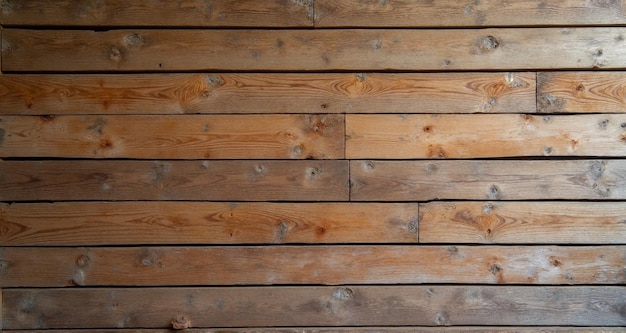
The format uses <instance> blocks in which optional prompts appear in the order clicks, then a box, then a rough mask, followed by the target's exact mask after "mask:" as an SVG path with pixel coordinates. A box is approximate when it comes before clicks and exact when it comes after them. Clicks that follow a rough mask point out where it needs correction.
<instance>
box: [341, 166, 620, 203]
mask: <svg viewBox="0 0 626 333" xmlns="http://www.w3.org/2000/svg"><path fill="white" fill-rule="evenodd" d="M350 178H351V179H350V183H351V199H353V200H356V201H414V200H417V201H429V200H437V199H459V200H530V199H571V200H577V199H578V200H580V199H595V200H606V199H613V200H616V199H626V160H560V161H556V160H549V161H548V160H535V161H526V160H521V161H517V160H496V161H467V160H454V161H351V162H350Z"/></svg>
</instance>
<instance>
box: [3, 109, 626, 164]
mask: <svg viewBox="0 0 626 333" xmlns="http://www.w3.org/2000/svg"><path fill="white" fill-rule="evenodd" d="M344 127H345V125H344V117H343V116H342V115H245V116H244V115H225V116H220V115H210V116H206V115H203V116H197V115H185V116H163V115H162V116H130V115H123V116H95V115H94V116H56V117H51V116H0V157H64V158H135V159H159V158H161V159H341V158H343V157H344ZM625 135H626V134H625ZM624 146H626V145H624Z"/></svg>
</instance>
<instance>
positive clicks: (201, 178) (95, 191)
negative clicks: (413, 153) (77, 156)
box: [0, 160, 348, 201]
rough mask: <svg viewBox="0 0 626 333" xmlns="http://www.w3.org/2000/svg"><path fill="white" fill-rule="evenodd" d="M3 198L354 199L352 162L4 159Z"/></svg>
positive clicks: (0, 176) (1, 164) (0, 167)
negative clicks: (350, 181)
mask: <svg viewBox="0 0 626 333" xmlns="http://www.w3.org/2000/svg"><path fill="white" fill-rule="evenodd" d="M0 188H2V189H3V191H2V192H0V201H36V200H43V201H62V200H219V201H233V200H243V201H277V200H283V201H347V200H348V163H347V161H341V160H331V161H313V160H300V161H258V160H256V161H241V160H237V161H207V160H204V161H201V160H198V161H125V160H120V161H116V160H105V161H89V160H82V161H3V162H0Z"/></svg>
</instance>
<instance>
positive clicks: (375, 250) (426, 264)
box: [0, 245, 626, 287]
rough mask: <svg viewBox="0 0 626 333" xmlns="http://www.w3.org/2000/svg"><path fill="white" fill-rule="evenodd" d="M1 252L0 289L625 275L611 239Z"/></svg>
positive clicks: (596, 280) (625, 251)
mask: <svg viewBox="0 0 626 333" xmlns="http://www.w3.org/2000/svg"><path fill="white" fill-rule="evenodd" d="M1 259H2V262H3V263H4V266H3V267H2V268H1V269H0V286H2V287H62V286H68V285H70V286H71V285H78V286H160V285H167V286H185V285H223V286H230V285H245V284H249V285H272V284H289V285H292V284H325V285H341V284H422V283H480V284H520V283H523V284H623V283H626V272H625V271H624V266H625V265H626V246H616V245H612V246H588V247H566V246H407V245H395V246H380V245H371V246H359V245H353V246H347V245H333V246H287V245H285V246H262V247H253V246H240V247H233V246H229V247H222V246H217V247H141V248H137V247H130V248H128V247H94V248H49V247H5V248H4V250H3V252H2V258H1ZM34 272H38V273H37V274H34ZM183 272H184V274H182V273H183Z"/></svg>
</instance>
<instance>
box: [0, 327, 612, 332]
mask: <svg viewBox="0 0 626 333" xmlns="http://www.w3.org/2000/svg"><path fill="white" fill-rule="evenodd" d="M3 332H6V333H24V331H23V330H22V331H20V330H17V331H13V330H4V331H3ZM28 332H41V333H44V332H47V333H96V332H99V333H171V332H172V330H171V329H158V328H152V329H124V328H116V329H101V328H98V329H56V330H54V329H53V330H47V329H46V330H28ZM185 332H186V333H334V332H339V333H409V332H410V333H432V332H434V333H438V332H441V333H452V332H454V333H459V332H463V333H484V332H487V333H555V332H574V333H623V332H624V330H623V329H622V328H620V327H608V326H603V327H573V326H565V327H557V326H550V327H546V326H544V327H541V326H533V327H523V326H514V327H511V326H481V327H473V326H454V327H434V326H405V327H399V326H394V327H384V326H382V327H381V326H376V327H372V326H370V327H362V326H360V327H298V328H276V327H271V328H264V327H245V328H238V327H234V328H188V329H186V330H185Z"/></svg>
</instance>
